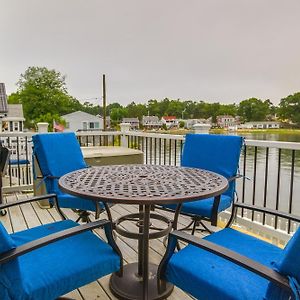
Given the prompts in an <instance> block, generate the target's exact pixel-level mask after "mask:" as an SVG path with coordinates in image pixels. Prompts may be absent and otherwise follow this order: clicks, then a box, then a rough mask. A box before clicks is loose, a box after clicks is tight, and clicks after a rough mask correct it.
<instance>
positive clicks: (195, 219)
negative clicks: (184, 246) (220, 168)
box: [155, 174, 243, 235]
mask: <svg viewBox="0 0 300 300" xmlns="http://www.w3.org/2000/svg"><path fill="white" fill-rule="evenodd" d="M241 177H243V175H240V174H239V175H236V176H234V177H232V178H229V179H228V182H231V181H233V180H236V179H238V178H241ZM237 197H238V196H237V194H236V192H235V195H234V198H237ZM220 200H221V195H219V196H216V197H215V199H214V203H213V207H212V214H211V218H208V217H203V216H199V215H196V214H191V213H187V212H182V211H181V209H182V205H183V203H180V204H178V205H177V207H176V210H175V214H174V220H173V222H172V228H173V229H174V230H179V231H191V234H192V235H194V233H195V231H196V230H199V231H202V232H205V231H207V232H209V233H213V231H212V230H211V229H209V228H208V227H207V226H206V225H205V223H203V221H208V222H210V223H211V225H212V226H217V222H218V214H219V211H218V208H219V204H220ZM234 203H235V199H234V200H233V202H232V205H231V216H230V218H229V220H228V222H227V224H226V225H225V227H229V226H230V225H231V224H232V221H233V219H234V211H233V210H234ZM155 208H156V209H161V210H164V211H168V212H172V213H174V210H173V209H170V208H167V207H162V206H159V205H155ZM180 215H184V216H188V217H190V218H191V222H190V223H189V224H188V225H186V226H184V227H182V228H180V229H178V220H179V216H180ZM200 226H202V228H199V227H200ZM197 227H198V228H197Z"/></svg>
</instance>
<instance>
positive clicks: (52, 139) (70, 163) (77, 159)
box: [32, 132, 87, 193]
mask: <svg viewBox="0 0 300 300" xmlns="http://www.w3.org/2000/svg"><path fill="white" fill-rule="evenodd" d="M32 140H33V146H34V148H33V149H34V150H33V153H34V156H35V157H36V159H37V161H38V164H39V167H40V169H41V172H42V175H43V177H47V176H54V177H61V176H62V175H64V174H66V173H69V172H72V171H75V170H79V169H83V168H86V167H87V164H86V162H85V161H84V158H83V155H82V152H81V149H80V145H79V143H78V141H77V138H76V136H75V134H74V133H73V132H68V133H41V134H36V135H34V136H33V137H32ZM51 181H52V182H51ZM56 182H57V180H48V179H46V185H47V190H48V192H51V193H52V192H58V190H57V189H58V187H57V183H56Z"/></svg>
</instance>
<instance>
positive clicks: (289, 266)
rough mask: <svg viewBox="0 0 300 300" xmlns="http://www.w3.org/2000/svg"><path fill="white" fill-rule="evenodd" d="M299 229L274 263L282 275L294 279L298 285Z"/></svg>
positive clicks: (299, 276)
mask: <svg viewBox="0 0 300 300" xmlns="http://www.w3.org/2000/svg"><path fill="white" fill-rule="evenodd" d="M299 254H300V229H298V230H297V231H296V232H295V233H294V235H293V236H292V238H291V239H290V240H289V242H288V243H287V245H286V246H285V248H284V251H283V255H282V256H281V257H280V259H279V260H278V261H277V262H275V264H274V266H275V268H276V269H277V270H278V271H279V272H280V273H282V274H284V275H287V276H292V277H295V279H296V280H297V281H298V283H300V264H299V263H295V262H296V261H299Z"/></svg>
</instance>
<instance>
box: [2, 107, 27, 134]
mask: <svg viewBox="0 0 300 300" xmlns="http://www.w3.org/2000/svg"><path fill="white" fill-rule="evenodd" d="M7 109H8V111H7V113H5V114H3V116H2V117H1V119H0V120H1V126H0V131H2V132H23V130H24V121H25V118H24V114H23V105H22V104H8V105H7Z"/></svg>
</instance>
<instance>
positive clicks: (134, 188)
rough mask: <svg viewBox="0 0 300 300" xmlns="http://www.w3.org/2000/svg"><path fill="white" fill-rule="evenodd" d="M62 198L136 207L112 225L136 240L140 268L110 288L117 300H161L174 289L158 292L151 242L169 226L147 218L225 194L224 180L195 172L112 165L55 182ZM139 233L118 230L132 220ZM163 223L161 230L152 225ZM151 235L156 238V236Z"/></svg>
mask: <svg viewBox="0 0 300 300" xmlns="http://www.w3.org/2000/svg"><path fill="white" fill-rule="evenodd" d="M59 186H60V188H61V189H62V190H63V191H65V192H66V193H69V194H72V195H75V196H79V197H82V198H86V199H90V200H95V201H102V202H104V203H119V204H138V205H139V213H136V214H129V215H127V216H124V217H121V218H120V219H119V220H117V221H116V226H115V228H116V231H117V232H119V233H120V234H122V235H124V236H127V237H129V238H134V239H137V240H138V262H137V263H131V264H127V265H125V266H124V269H123V275H122V276H119V275H118V274H112V276H111V279H110V288H111V290H112V292H113V293H114V295H116V296H117V297H119V298H121V299H151V300H153V299H164V298H166V297H168V296H169V295H170V294H171V292H172V290H173V285H172V284H169V283H166V285H165V286H166V288H165V289H164V290H163V291H159V290H158V286H157V276H156V274H157V266H156V265H154V264H149V239H152V238H158V237H161V236H163V235H166V234H167V233H168V232H169V231H170V230H171V221H170V220H168V219H167V218H166V217H163V216H162V215H159V214H156V213H152V212H151V213H150V210H151V206H153V205H155V204H162V205H167V204H180V203H183V202H188V201H193V200H201V199H206V198H210V197H220V195H221V194H222V193H223V192H224V191H225V190H226V189H227V188H228V181H227V179H226V178H225V177H223V176H221V175H219V174H216V173H213V172H209V171H206V170H201V169H196V168H186V167H178V166H161V165H113V166H103V167H91V168H86V169H81V170H78V171H74V172H71V173H68V174H66V175H64V176H62V177H61V178H60V179H59ZM136 219H137V222H136V224H137V226H138V228H139V232H138V233H133V232H128V231H126V230H124V229H122V228H121V226H119V224H120V223H121V222H124V221H126V220H136ZM154 219H156V220H159V221H162V222H165V223H166V224H167V227H166V228H165V229H162V230H159V229H158V228H156V227H155V226H153V225H152V222H151V220H154ZM151 229H154V232H153V230H152V232H151ZM155 230H156V231H157V232H155Z"/></svg>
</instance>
